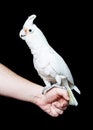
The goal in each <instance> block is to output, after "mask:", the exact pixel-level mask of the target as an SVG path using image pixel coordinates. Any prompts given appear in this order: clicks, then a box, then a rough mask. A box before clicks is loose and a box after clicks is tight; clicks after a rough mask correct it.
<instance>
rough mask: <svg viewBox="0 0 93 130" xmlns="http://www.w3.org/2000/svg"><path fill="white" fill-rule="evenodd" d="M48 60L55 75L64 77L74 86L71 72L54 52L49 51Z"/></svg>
mask: <svg viewBox="0 0 93 130" xmlns="http://www.w3.org/2000/svg"><path fill="white" fill-rule="evenodd" d="M49 58H50V65H51V67H52V68H53V70H54V71H55V72H56V73H57V74H59V75H63V76H65V77H66V78H67V79H68V80H69V82H70V83H71V84H74V81H73V77H72V75H71V72H70V70H69V68H68V66H67V64H66V63H65V61H64V60H63V58H62V57H61V56H60V55H59V54H58V53H56V52H55V51H54V50H52V51H51V53H50V56H49Z"/></svg>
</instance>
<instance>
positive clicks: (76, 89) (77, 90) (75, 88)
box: [71, 85, 81, 94]
mask: <svg viewBox="0 0 93 130" xmlns="http://www.w3.org/2000/svg"><path fill="white" fill-rule="evenodd" d="M71 89H72V90H73V89H74V90H75V91H76V92H77V93H78V94H81V92H80V90H79V89H78V87H77V86H75V85H74V86H73V87H71Z"/></svg>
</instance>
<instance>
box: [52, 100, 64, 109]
mask: <svg viewBox="0 0 93 130" xmlns="http://www.w3.org/2000/svg"><path fill="white" fill-rule="evenodd" d="M53 105H54V106H55V107H56V108H58V109H60V110H61V109H62V107H63V104H62V103H60V102H58V101H56V102H54V103H53Z"/></svg>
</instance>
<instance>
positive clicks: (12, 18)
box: [0, 1, 92, 130]
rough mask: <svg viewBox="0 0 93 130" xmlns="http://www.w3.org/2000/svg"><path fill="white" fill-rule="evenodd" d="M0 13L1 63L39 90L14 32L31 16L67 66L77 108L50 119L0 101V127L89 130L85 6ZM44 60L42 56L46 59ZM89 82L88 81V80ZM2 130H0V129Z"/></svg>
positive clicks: (12, 8) (43, 5)
mask: <svg viewBox="0 0 93 130" xmlns="http://www.w3.org/2000/svg"><path fill="white" fill-rule="evenodd" d="M1 7H2V9H0V22H1V23H0V25H1V27H0V34H1V36H0V40H1V41H0V53H1V54H0V60H1V63H2V64H4V65H6V66H7V67H9V68H10V69H11V70H13V71H14V72H16V73H17V74H19V75H20V76H22V77H25V78H27V79H28V80H31V81H32V82H34V83H37V84H40V85H44V83H43V81H42V80H41V79H40V77H39V76H38V75H37V72H36V70H35V69H34V67H33V62H32V58H33V57H32V55H31V53H30V50H29V48H28V47H27V45H26V43H25V42H24V41H23V40H21V39H20V37H19V32H20V30H21V28H22V26H23V24H24V22H25V20H26V19H27V18H28V16H30V15H31V14H36V15H37V18H36V19H35V21H34V23H35V24H36V25H37V26H38V27H39V28H40V29H41V30H42V31H43V33H44V34H45V36H46V38H47V40H48V42H49V44H50V45H51V46H52V47H53V48H54V49H55V50H56V51H57V52H58V53H59V54H60V55H61V56H62V57H63V58H64V60H65V61H66V63H67V64H68V66H69V68H70V70H71V72H72V75H73V77H74V81H75V84H76V85H77V86H78V87H79V89H80V90H81V95H78V94H77V93H75V92H74V94H75V96H76V98H77V100H78V102H79V105H78V106H77V107H73V106H69V107H68V109H67V110H66V111H65V112H64V114H63V115H61V116H59V117H57V118H53V117H50V116H49V115H47V114H46V113H44V112H43V111H42V110H41V109H39V108H38V107H37V106H35V105H34V104H31V103H28V102H23V101H19V100H16V99H11V98H8V97H3V96H1V97H0V126H1V125H2V126H3V127H2V129H4V127H7V128H12V129H14V128H19V127H21V128H25V129H36V128H38V129H39V128H41V129H45V128H48V129H52V128H53V129H54V128H57V129H67V128H69V129H72V130H73V129H75V128H81V127H82V128H85V127H87V126H88V128H89V127H90V118H91V115H92V114H91V113H90V109H91V108H92V107H91V97H89V90H91V87H92V86H90V84H89V83H90V77H91V76H90V75H91V74H89V72H91V68H90V60H89V59H90V58H91V57H90V56H91V51H90V44H91V41H90V37H91V33H90V28H91V26H90V23H91V15H90V14H91V7H89V5H88V4H87V3H65V4H64V3H60V2H51V3H50V2H45V1H44V2H38V3H37V1H36V2H35V1H34V2H32V1H30V2H28V1H25V2H24V3H23V2H22V3H20V4H19V2H14V1H13V2H10V3H9V2H8V3H6V7H5V6H4V4H1ZM46 56H47V55H46ZM88 78H89V80H88ZM0 129H1V128H0Z"/></svg>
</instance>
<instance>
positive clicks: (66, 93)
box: [58, 88, 69, 101]
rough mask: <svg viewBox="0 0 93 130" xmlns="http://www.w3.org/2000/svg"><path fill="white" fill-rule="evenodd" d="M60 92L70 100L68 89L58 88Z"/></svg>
mask: <svg viewBox="0 0 93 130" xmlns="http://www.w3.org/2000/svg"><path fill="white" fill-rule="evenodd" d="M58 93H59V95H60V96H62V97H63V98H64V99H65V100H67V101H69V95H68V92H67V90H65V89H60V88H59V89H58Z"/></svg>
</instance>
